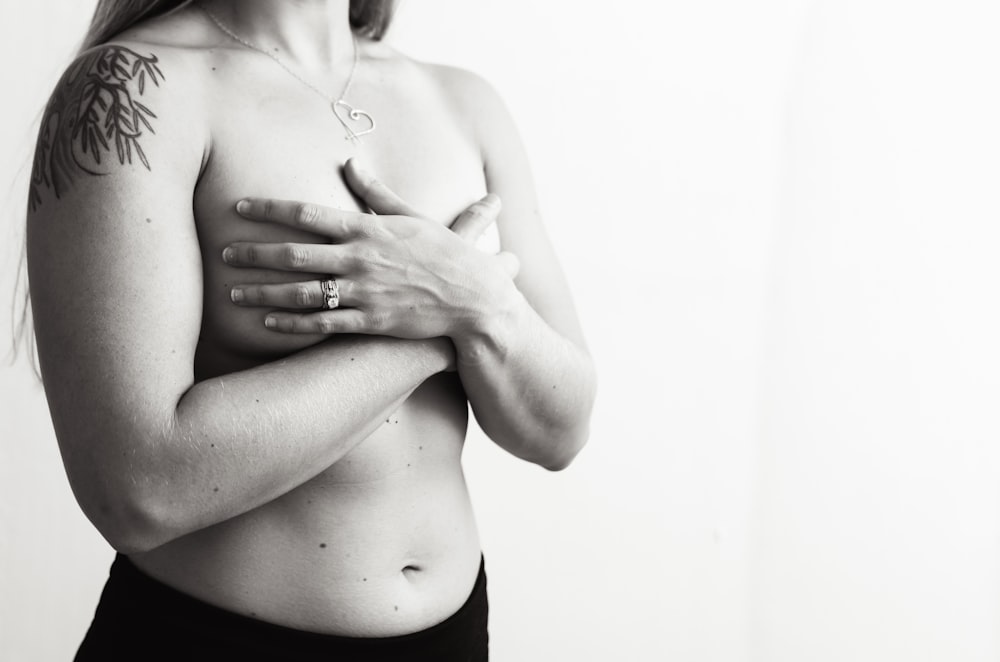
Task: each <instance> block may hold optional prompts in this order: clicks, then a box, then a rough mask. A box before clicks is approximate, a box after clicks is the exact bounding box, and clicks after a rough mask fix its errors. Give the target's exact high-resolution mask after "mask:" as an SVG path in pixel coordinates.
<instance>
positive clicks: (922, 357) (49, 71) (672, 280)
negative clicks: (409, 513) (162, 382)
mask: <svg viewBox="0 0 1000 662" xmlns="http://www.w3.org/2000/svg"><path fill="white" fill-rule="evenodd" d="M0 6H2V8H3V12H2V15H3V17H4V20H3V21H0V56H2V61H3V63H4V66H3V67H0V89H3V90H4V94H3V102H2V104H0V107H2V113H3V120H4V121H3V122H0V146H2V148H3V153H2V154H3V155H2V157H0V184H2V185H3V186H4V189H6V186H7V183H8V182H16V183H15V184H14V186H13V188H12V189H11V193H10V195H9V196H8V197H7V198H6V204H5V207H6V212H8V213H7V223H6V225H7V226H9V228H10V230H9V232H8V231H7V228H3V229H2V230H0V237H3V239H2V240H3V246H2V251H0V266H2V267H3V271H2V278H0V293H3V295H4V297H7V296H8V293H9V292H10V291H11V289H12V288H13V275H14V273H15V271H16V269H15V267H16V258H17V255H18V252H19V241H20V234H19V233H20V226H21V225H22V224H23V215H22V211H23V208H24V207H23V205H24V191H25V189H24V175H25V173H24V172H22V173H21V175H20V176H19V175H18V170H19V168H22V166H24V164H25V162H26V160H27V159H28V158H29V156H28V155H29V153H30V149H31V146H32V142H33V137H32V136H30V135H29V134H31V133H33V131H34V128H35V127H34V125H33V122H34V121H35V120H36V119H37V117H38V114H39V112H40V109H41V107H42V105H43V103H44V100H45V98H46V96H47V94H48V91H49V89H50V88H51V86H52V84H53V83H54V81H55V79H56V78H57V77H58V75H59V73H60V71H61V69H62V67H64V66H65V64H66V62H67V61H68V58H69V56H70V54H71V52H72V51H73V45H74V44H75V43H76V42H77V40H78V39H79V36H80V35H82V33H83V30H84V27H85V24H86V21H87V19H88V17H89V13H90V11H91V8H92V6H93V3H92V2H89V1H87V2H74V1H70V0H63V1H61V2H56V1H55V0H44V1H43V0H35V1H34V2H14V1H13V0H3V2H2V3H0ZM995 6H996V5H995V2H988V1H981V2H977V1H973V0H951V1H950V2H944V1H943V0H940V1H938V2H931V1H921V0H910V1H903V0H811V1H810V0H798V1H796V0H784V1H781V0H755V1H753V2H748V1H746V0H699V1H698V2H691V1H689V0H665V1H663V2H645V3H639V2H632V3H606V2H602V3H598V2H590V3H584V2H572V1H570V0H549V1H547V2H538V1H533V0H505V1H503V2H500V1H499V0H474V1H470V0H437V1H435V2H423V1H422V2H412V1H411V2H407V3H405V4H404V6H403V8H402V10H401V12H400V14H399V16H398V21H397V24H396V26H395V27H394V29H393V32H392V34H391V39H392V40H393V41H394V42H395V43H396V44H397V45H398V46H399V47H400V48H401V49H403V50H404V51H406V52H409V53H411V54H413V55H415V56H417V57H420V58H424V59H429V60H435V61H443V62H449V63H453V64H457V65H459V66H464V67H467V68H470V69H473V70H476V71H478V72H480V73H481V74H483V75H485V76H486V77H487V78H489V79H490V80H491V81H493V83H494V84H495V85H496V86H497V87H498V88H499V89H500V91H501V93H502V94H503V95H504V96H505V98H506V99H507V101H508V104H509V105H510V107H511V110H512V112H513V113H514V115H515V117H516V118H517V120H518V123H519V125H520V126H521V129H522V132H523V134H524V137H525V140H526V142H527V144H528V148H529V151H530V153H531V155H532V158H533V163H534V167H535V174H536V178H537V180H538V181H539V186H540V190H541V195H542V202H543V205H544V208H545V212H546V217H547V219H548V223H549V228H550V231H551V233H552V235H553V237H554V239H555V242H556V244H557V247H558V249H559V252H560V254H561V256H562V259H563V262H564V266H565V268H566V270H567V272H568V274H569V278H570V281H571V283H572V284H573V286H574V290H575V293H576V297H577V302H578V304H579V306H580V308H581V313H582V316H583V321H584V325H585V328H586V331H587V333H588V337H589V339H590V342H591V345H592V350H593V353H594V355H595V357H596V360H597V362H598V365H599V370H600V377H601V381H600V384H601V386H600V395H599V401H598V406H597V410H596V412H595V415H594V425H593V434H592V439H591V443H590V445H589V447H588V448H587V449H586V450H585V451H584V453H583V454H582V455H581V456H580V458H579V459H578V461H577V462H576V463H575V464H574V465H573V466H572V467H571V468H570V469H569V470H567V471H566V472H563V473H560V474H549V473H546V472H544V471H542V470H540V469H537V468H534V467H531V466H528V465H526V464H522V463H519V462H518V461H515V460H513V459H512V458H510V457H509V456H506V455H505V454H503V453H502V452H501V451H498V450H495V449H494V448H492V447H491V446H490V445H489V443H488V442H487V441H486V440H485V439H484V438H483V437H482V436H481V435H479V434H478V433H476V434H473V435H472V437H471V438H470V441H469V445H468V448H467V453H466V464H467V470H468V474H469V480H470V483H471V488H472V490H473V494H474V498H475V502H476V506H477V508H478V512H479V516H480V526H481V530H482V534H483V539H484V548H485V552H486V558H487V563H488V569H489V574H490V591H491V596H490V597H491V638H492V642H493V647H492V651H493V659H495V660H498V661H500V662H508V661H510V662H522V661H523V662H530V661H534V660H540V661H541V660H545V661H549V660H551V661H562V660H567V661H574V662H576V661H580V662H588V661H603V660H638V661H642V660H685V661H698V662H700V661H706V662H709V661H710V662H716V661H728V660H733V661H751V660H753V661H760V662H801V661H803V660H809V661H811V662H826V661H834V660H836V661H850V662H862V661H869V660H871V661H878V662H884V661H887V660H890V661H895V660H906V661H919V660H948V661H956V660H963V661H964V660H969V661H971V660H998V659H1000V414H998V412H1000V407H998V403H1000V349H998V341H1000V312H998V300H997V299H998V297H997V283H1000V260H998V249H1000V192H998V191H1000V188H998V182H1000V94H998V91H1000V87H998V81H1000V39H998V38H997V34H998V31H1000V17H998V15H997V10H995V9H994V7H995ZM18 177H20V179H18ZM68 286H72V284H68ZM0 303H2V304H6V298H2V299H0ZM5 334H6V328H3V329H2V330H0V341H6V338H7V336H6V335H5ZM0 396H2V397H0V439H2V443H0V509H2V510H0V516H2V519H0V525H2V529H0V658H2V659H4V660H16V661H21V660H67V659H70V658H71V656H72V652H73V651H74V649H75V647H76V645H77V644H78V642H79V640H80V638H81V637H82V636H83V633H84V631H85V629H86V627H87V625H88V623H89V618H90V616H91V614H92V611H93V608H94V606H95V604H96V601H97V597H98V594H99V591H100V587H101V585H102V584H103V581H104V578H105V576H106V571H107V566H108V564H109V562H110V559H111V557H112V552H111V550H110V548H109V547H108V546H107V545H106V544H105V543H104V542H103V540H102V539H101V538H100V537H99V536H98V535H97V533H96V532H95V531H94V530H93V529H92V527H91V526H90V525H89V523H88V522H87V521H86V520H85V519H84V517H83V516H82V515H81V514H80V512H79V510H78V508H77V506H76V505H75V503H74V501H73V498H72V496H71V494H70V492H69V489H68V486H67V483H66V479H65V476H64V475H63V472H62V467H61V463H60V460H59V455H58V451H57V448H56V444H55V441H54V439H53V436H52V433H51V429H50V426H49V423H48V418H47V412H46V409H45V405H44V398H43V396H42V394H41V391H40V389H39V387H38V386H37V385H36V384H34V383H33V382H32V378H31V376H30V371H29V370H28V369H27V368H26V367H25V365H24V364H23V363H22V364H20V365H19V366H17V367H16V368H3V369H0Z"/></svg>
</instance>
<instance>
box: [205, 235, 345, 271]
mask: <svg viewBox="0 0 1000 662" xmlns="http://www.w3.org/2000/svg"><path fill="white" fill-rule="evenodd" d="M222 260H223V261H224V262H225V263H226V264H228V265H230V266H232V267H241V268H247V267H250V268H256V269H276V270H278V271H305V272H309V273H324V274H336V273H343V272H345V271H348V270H350V268H351V267H352V266H353V265H354V263H355V262H356V259H355V258H353V257H352V256H351V254H350V253H349V252H348V251H347V249H346V248H344V247H342V246H340V245H338V244H332V245H331V244H292V243H287V244H262V243H257V242H249V241H244V242H236V243H233V244H230V245H229V246H226V248H225V250H223V251H222Z"/></svg>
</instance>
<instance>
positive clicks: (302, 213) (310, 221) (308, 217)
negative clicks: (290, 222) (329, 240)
mask: <svg viewBox="0 0 1000 662" xmlns="http://www.w3.org/2000/svg"><path fill="white" fill-rule="evenodd" d="M319 216H320V214H319V207H317V206H316V205H313V204H310V203H308V202H302V203H299V204H298V205H297V206H296V207H295V222H296V223H297V224H299V225H301V226H303V227H312V226H314V225H316V223H318V222H319Z"/></svg>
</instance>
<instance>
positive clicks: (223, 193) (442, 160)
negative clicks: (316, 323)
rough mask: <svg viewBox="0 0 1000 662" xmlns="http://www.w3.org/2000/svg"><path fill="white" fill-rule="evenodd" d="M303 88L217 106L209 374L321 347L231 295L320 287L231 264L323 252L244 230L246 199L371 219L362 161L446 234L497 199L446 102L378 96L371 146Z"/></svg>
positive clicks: (207, 253)
mask: <svg viewBox="0 0 1000 662" xmlns="http://www.w3.org/2000/svg"><path fill="white" fill-rule="evenodd" d="M285 82H286V83H287V81H285ZM291 83H292V85H291V87H288V86H287V85H286V86H283V87H282V86H278V87H276V88H275V89H274V91H273V92H271V93H268V94H252V93H237V92H235V91H232V90H230V92H229V93H228V94H227V95H226V96H225V101H224V102H223V100H222V98H220V99H219V100H218V101H217V102H216V103H215V107H216V108H217V109H218V111H217V112H216V113H215V115H214V116H213V118H212V149H211V156H210V158H209V160H208V162H207V164H206V166H205V169H204V172H203V174H202V176H201V178H200V181H199V184H198V187H197V190H196V192H195V196H194V213H195V219H196V223H197V228H198V235H199V242H200V245H201V250H202V261H203V273H204V306H203V321H202V333H201V339H200V351H199V360H200V361H201V362H202V363H203V364H206V363H211V364H212V365H202V366H201V368H202V369H201V370H199V372H202V373H203V374H204V373H205V372H206V371H207V372H210V373H216V372H225V371H229V370H233V369H241V368H245V367H249V366H250V365H253V364H256V363H260V362H264V361H267V360H271V359H273V358H274V357H276V356H280V355H284V354H288V353H290V352H293V351H296V350H299V349H302V348H303V347H306V346H308V345H311V344H314V343H315V342H317V341H319V340H321V338H319V337H315V336H288V335H282V334H278V333H275V332H272V331H269V330H267V329H266V328H265V327H264V324H263V320H264V317H265V315H266V314H267V313H268V312H269V309H253V308H240V307H237V306H235V305H234V304H232V303H231V301H230V299H229V291H230V289H231V288H232V287H233V286H234V285H237V284H240V283H251V282H258V283H259V282H289V281H295V280H305V279H308V278H310V277H319V276H320V275H319V274H316V275H309V274H299V273H290V272H276V271H264V270H247V269H233V268H231V267H228V266H226V265H225V264H224V263H223V262H222V259H221V254H222V250H223V249H224V248H225V247H226V246H227V245H229V244H230V243H232V242H236V241H263V242H309V243H316V242H321V241H323V238H322V237H317V236H313V235H304V234H302V233H299V232H297V231H294V230H291V229H289V228H285V227H281V226H278V225H268V224H260V223H252V222H249V221H246V220H244V219H242V218H240V217H239V216H238V215H237V214H236V213H235V204H236V202H237V201H238V200H239V199H241V198H243V197H247V196H254V197H271V198H278V199H286V200H297V201H304V202H312V203H317V204H321V205H326V206H330V207H335V208H340V209H351V210H360V209H361V207H360V206H359V201H358V200H357V199H356V198H355V197H354V196H353V194H352V193H351V191H350V190H349V189H348V188H347V186H346V184H345V183H344V179H343V177H342V172H341V169H342V166H343V163H344V162H345V161H346V160H347V159H348V158H351V157H357V158H360V159H362V160H363V162H364V163H365V165H366V167H367V168H368V169H370V170H372V171H373V172H374V173H375V174H376V176H377V177H378V178H379V179H380V180H381V181H383V182H384V183H386V184H387V185H388V186H389V187H390V188H392V189H393V190H394V191H395V192H396V193H397V194H399V195H400V196H401V197H402V198H403V199H404V200H406V201H407V202H408V203H409V204H411V205H412V206H413V207H414V208H416V209H418V210H420V212H421V213H422V214H424V215H425V216H426V217H427V218H430V219H434V220H436V221H439V222H442V223H450V222H451V221H452V220H453V219H454V218H455V216H456V215H457V214H458V213H459V212H460V211H461V210H462V209H464V208H465V207H466V206H467V205H468V204H470V203H471V202H473V201H474V200H476V199H478V198H479V197H481V196H482V195H483V194H484V193H485V180H484V175H483V165H482V161H481V157H480V154H479V151H478V149H477V146H476V145H475V144H473V141H472V140H471V139H470V138H469V136H468V135H467V134H466V133H465V132H463V130H462V129H461V122H460V121H459V118H455V117H454V116H453V114H452V113H451V112H450V111H449V109H448V107H447V104H445V103H444V101H443V100H441V99H438V98H436V97H435V95H434V94H432V93H429V92H421V93H417V94H411V95H409V96H406V95H401V94H394V93H393V92H392V91H386V92H385V93H383V94H369V95H368V99H367V100H368V103H367V104H366V106H365V109H366V110H368V111H369V112H371V114H372V116H373V117H374V118H375V122H376V130H375V132H374V133H372V134H369V135H366V136H364V137H363V138H362V139H361V142H360V143H359V142H352V141H350V140H347V139H346V136H347V134H346V132H345V130H344V127H343V126H342V125H341V124H340V122H339V121H338V120H337V118H336V117H335V116H334V114H333V111H332V110H331V109H330V106H329V105H328V104H327V103H325V102H324V100H323V99H322V98H320V97H319V96H318V95H314V94H310V92H309V90H305V93H303V90H302V89H299V88H298V87H296V84H297V81H294V80H293V81H291ZM414 97H415V98H414ZM359 105H360V104H359Z"/></svg>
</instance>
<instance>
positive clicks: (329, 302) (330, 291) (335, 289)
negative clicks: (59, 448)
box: [319, 276, 340, 310]
mask: <svg viewBox="0 0 1000 662" xmlns="http://www.w3.org/2000/svg"><path fill="white" fill-rule="evenodd" d="M319 286H320V287H321V288H323V310H333V309H334V308H336V307H337V306H339V305H340V285H338V284H337V279H336V278H334V277H332V276H331V277H330V278H328V279H326V280H321V281H320V282H319Z"/></svg>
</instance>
